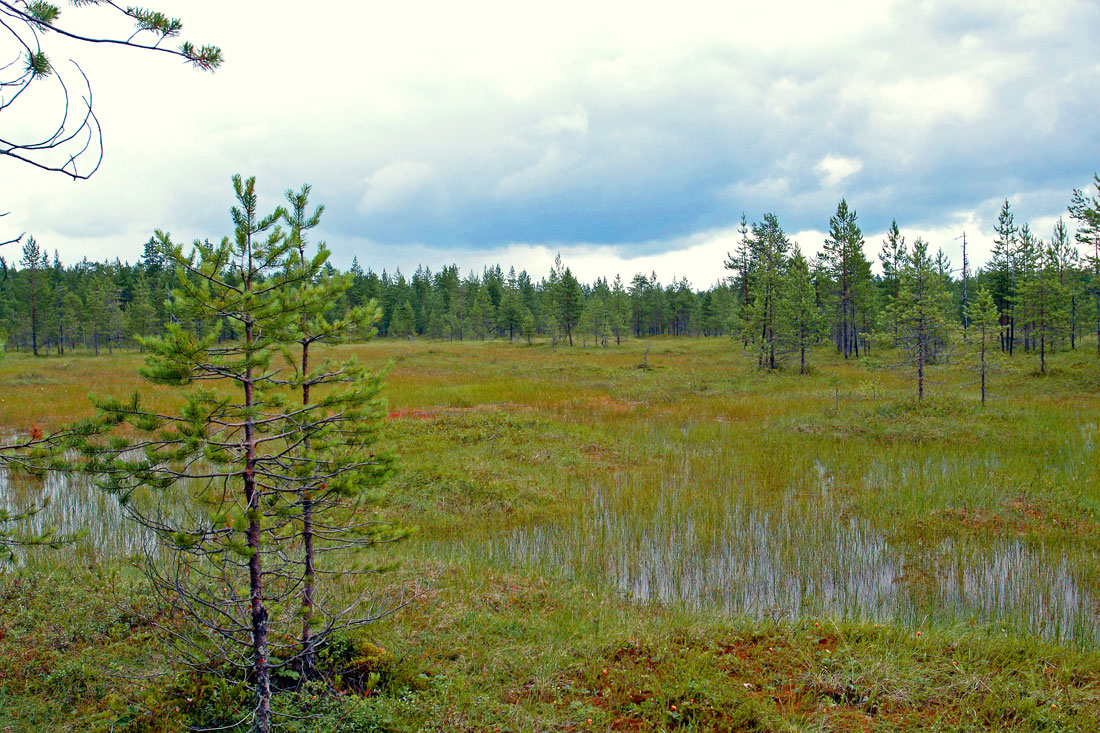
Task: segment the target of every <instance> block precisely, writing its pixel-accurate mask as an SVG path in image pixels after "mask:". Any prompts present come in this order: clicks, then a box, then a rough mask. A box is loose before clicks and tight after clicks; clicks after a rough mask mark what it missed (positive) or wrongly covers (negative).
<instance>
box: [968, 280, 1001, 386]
mask: <svg viewBox="0 0 1100 733" xmlns="http://www.w3.org/2000/svg"><path fill="white" fill-rule="evenodd" d="M966 316H967V319H968V320H969V321H970V326H971V328H973V329H974V331H975V333H977V335H978V374H979V377H980V380H981V389H982V404H983V405H984V404H985V394H986V390H985V381H986V373H987V372H988V371H989V355H988V344H989V340H990V339H991V338H992V336H993V332H994V330H995V329H996V328H997V322H998V319H999V315H998V313H997V304H996V303H994V302H993V296H992V295H990V293H989V290H988V289H987V288H985V287H984V286H983V287H982V288H981V289H980V290H979V291H978V295H977V297H975V298H974V300H972V301H971V302H970V303H968V304H967V309H966Z"/></svg>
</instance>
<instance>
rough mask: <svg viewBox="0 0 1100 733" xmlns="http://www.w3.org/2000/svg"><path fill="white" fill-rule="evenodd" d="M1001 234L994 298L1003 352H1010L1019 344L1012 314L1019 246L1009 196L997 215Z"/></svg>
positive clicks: (996, 243) (993, 262) (992, 267)
mask: <svg viewBox="0 0 1100 733" xmlns="http://www.w3.org/2000/svg"><path fill="white" fill-rule="evenodd" d="M995 231H996V233H997V236H996V237H995V238H994V240H993V254H992V257H991V259H990V262H989V271H990V274H991V275H992V284H993V289H992V295H993V301H994V302H995V303H996V304H997V312H998V313H999V314H1000V326H1001V333H1000V340H1001V351H1007V352H1008V353H1009V354H1011V353H1012V351H1013V346H1014V343H1015V335H1016V334H1015V328H1014V326H1015V324H1014V320H1013V314H1012V304H1013V299H1014V298H1015V297H1016V263H1015V252H1016V248H1017V244H1016V234H1017V233H1018V232H1019V229H1018V228H1017V227H1016V223H1015V218H1014V216H1013V214H1012V207H1011V206H1010V205H1009V203H1008V199H1005V202H1004V204H1003V205H1002V206H1001V212H1000V214H999V215H998V216H997V225H996V227H995Z"/></svg>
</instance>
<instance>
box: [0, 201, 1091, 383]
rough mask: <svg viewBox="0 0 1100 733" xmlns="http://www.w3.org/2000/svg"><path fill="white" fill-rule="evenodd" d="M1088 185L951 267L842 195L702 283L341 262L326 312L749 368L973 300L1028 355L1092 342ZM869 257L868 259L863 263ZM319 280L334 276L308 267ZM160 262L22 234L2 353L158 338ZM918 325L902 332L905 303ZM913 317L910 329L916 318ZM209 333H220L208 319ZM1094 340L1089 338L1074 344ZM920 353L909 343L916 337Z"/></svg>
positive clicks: (881, 332)
mask: <svg viewBox="0 0 1100 733" xmlns="http://www.w3.org/2000/svg"><path fill="white" fill-rule="evenodd" d="M1098 197H1100V179H1097V182H1096V184H1095V190H1094V191H1088V190H1075V191H1074V192H1073V195H1072V200H1071V203H1070V205H1069V207H1068V211H1067V216H1068V217H1069V219H1070V221H1071V222H1072V223H1073V224H1075V230H1074V234H1073V235H1071V234H1070V230H1069V227H1068V226H1067V223H1066V221H1064V220H1062V219H1059V220H1058V222H1057V224H1056V225H1055V227H1054V229H1053V231H1051V232H1049V233H1041V232H1035V231H1032V229H1031V227H1030V226H1029V225H1028V223H1027V222H1017V221H1016V219H1015V216H1014V214H1013V212H1012V208H1011V206H1010V204H1009V202H1008V201H1007V200H1006V201H1005V202H1004V205H1003V206H1002V208H1001V210H1000V212H999V214H998V217H997V224H996V230H995V240H994V249H993V252H992V256H991V258H990V259H989V261H988V262H985V263H978V264H975V263H972V262H970V261H969V258H967V259H966V260H965V261H963V262H952V261H951V260H950V259H949V258H948V257H947V256H946V255H945V254H944V252H943V250H942V248H938V247H936V248H935V249H934V247H935V245H934V244H933V243H929V242H924V241H921V240H920V239H919V238H918V239H913V240H907V238H906V236H905V234H904V232H903V231H902V230H901V229H900V228H899V226H898V224H897V222H896V221H895V222H894V223H893V225H892V226H891V228H890V229H889V230H888V232H887V235H886V238H885V239H884V240H883V241H882V242H868V241H866V239H865V238H864V235H863V232H862V231H861V228H860V225H859V220H858V216H857V213H856V211H855V210H854V209H853V208H850V206H849V204H848V202H847V201H844V200H842V201H841V202H840V204H839V205H838V206H837V209H836V212H835V214H834V215H833V216H831V217H830V218H829V222H828V239H827V240H826V241H825V242H824V243H823V244H824V246H823V247H822V248H821V251H820V252H819V253H818V254H817V255H816V256H815V257H813V258H807V257H806V256H805V255H804V254H803V253H802V252H801V250H800V248H799V244H798V243H797V242H793V241H791V239H790V238H789V237H788V236H787V235H786V234H785V233H784V231H783V227H782V224H781V223H780V222H779V220H778V218H777V217H776V216H775V215H774V214H766V215H765V216H764V217H763V218H762V220H761V221H759V222H752V223H751V224H750V223H749V222H748V220H747V219H746V218H745V217H742V220H741V226H740V230H739V231H740V242H739V244H738V247H737V250H736V251H734V252H731V253H729V257H728V259H727V260H726V262H725V263H724V264H725V267H726V269H727V270H728V271H729V274H728V277H725V278H723V279H722V280H721V281H720V282H718V283H716V284H715V285H713V286H711V287H710V288H709V289H707V290H698V289H696V288H694V287H693V286H692V284H691V283H689V282H688V281H687V280H686V279H685V280H675V279H674V280H673V281H672V282H669V283H662V282H661V281H660V279H659V277H658V275H657V273H650V274H646V273H637V274H635V275H634V276H633V277H631V278H630V279H629V280H624V279H623V277H622V276H621V274H620V273H616V274H614V275H611V274H610V273H609V274H608V276H605V277H600V278H597V279H596V281H595V282H591V283H585V282H580V281H579V280H578V279H577V278H576V277H575V276H574V275H573V273H572V271H571V270H570V268H569V267H568V265H567V263H563V262H562V260H561V258H560V256H559V257H558V258H557V259H556V260H555V264H554V267H553V269H552V270H551V271H550V273H549V275H548V276H546V277H541V278H539V279H538V280H537V281H536V280H535V279H533V278H532V277H531V275H530V274H528V273H527V272H526V271H520V272H516V270H515V268H514V267H509V268H508V269H507V270H505V269H504V268H505V265H499V264H498V265H493V266H489V267H485V268H484V270H483V271H482V272H480V273H477V272H466V273H463V272H460V271H459V269H458V267H457V266H456V265H443V266H440V267H438V268H437V269H435V270H433V269H431V267H428V266H421V267H418V268H417V270H416V271H415V272H413V273H412V274H411V275H407V274H406V273H402V272H401V271H400V270H396V271H394V272H392V273H391V272H388V271H387V270H385V269H382V271H381V272H376V271H375V270H374V269H372V268H371V267H369V266H368V267H367V268H366V269H364V267H363V265H362V264H361V263H359V262H358V259H357V258H356V259H353V261H352V265H351V267H350V269H349V270H348V272H347V274H348V275H349V276H350V277H351V285H350V287H349V288H348V289H347V291H346V292H344V293H343V294H342V295H341V296H340V297H339V299H337V300H336V302H334V303H333V304H332V306H331V309H330V311H329V313H328V314H327V315H328V316H329V317H331V318H337V319H338V318H341V317H342V316H343V315H344V314H345V313H346V312H347V311H348V310H350V309H353V308H357V307H362V306H364V305H366V304H368V303H370V302H371V301H374V302H375V303H377V304H378V305H379V306H380V307H381V313H382V315H381V318H380V320H379V322H378V324H377V328H378V333H379V334H380V335H382V336H385V337H389V338H414V337H423V338H429V339H440V340H449V341H464V340H475V341H476V340H485V339H507V340H509V341H516V340H526V341H528V342H530V341H532V340H533V339H535V338H540V339H542V338H545V339H550V340H552V341H553V342H554V343H565V344H568V345H574V346H577V345H579V346H608V345H613V344H617V343H621V341H622V339H623V338H626V337H632V338H642V337H646V336H656V335H665V336H693V337H734V338H736V339H738V340H740V341H741V342H742V343H743V344H744V346H745V347H746V348H751V349H753V350H754V351H756V352H758V354H759V363H760V365H761V366H766V367H768V368H774V367H777V366H780V365H781V364H782V363H783V362H784V361H791V360H793V361H795V362H796V363H797V365H798V367H799V368H800V369H802V370H804V369H805V366H806V361H805V359H806V350H807V348H809V347H811V346H816V345H818V344H820V343H822V342H825V341H828V342H830V343H832V344H834V345H835V347H836V349H837V350H838V351H839V352H840V353H842V354H843V355H844V357H845V358H849V357H855V358H858V357H859V356H860V355H861V354H867V353H868V352H870V351H871V350H872V349H874V348H875V345H876V344H888V345H890V346H902V345H906V344H912V342H913V341H914V339H916V341H918V342H920V343H921V344H922V345H923V344H925V341H927V342H928V344H930V346H929V351H928V358H930V359H933V360H934V359H937V358H941V357H944V356H946V351H945V347H946V346H947V343H946V342H947V334H948V332H950V331H954V330H956V329H957V330H959V331H960V333H962V334H963V335H964V336H967V337H968V336H969V329H970V325H971V322H972V320H973V314H972V312H973V309H975V308H977V307H979V304H980V303H982V302H984V299H985V298H986V297H988V298H990V299H992V303H993V306H994V309H995V318H994V320H995V325H994V326H993V327H992V328H991V329H990V336H991V338H992V339H993V341H994V342H995V345H996V348H997V349H999V350H1000V351H1002V352H1004V353H1006V354H1009V355H1016V354H1017V353H1023V354H1028V355H1034V356H1035V357H1036V359H1037V360H1038V362H1039V364H1040V369H1041V370H1042V369H1043V368H1045V358H1046V355H1047V354H1049V353H1052V352H1057V351H1063V350H1067V349H1076V348H1078V346H1079V345H1080V344H1083V343H1085V342H1088V343H1089V344H1091V346H1095V347H1096V348H1097V349H1098V350H1100V224H1097V217H1098V216H1100V215H1098V213H1097V212H1098V210H1100V204H1098V200H1100V199H1098ZM876 264H877V265H878V266H877V267H874V265H876ZM326 267H327V268H328V273H329V274H335V273H336V270H335V269H334V268H333V267H332V266H331V265H326ZM175 278H176V274H175V272H174V271H173V270H172V269H171V268H170V267H165V265H164V259H163V255H162V254H161V253H160V252H159V251H158V247H157V244H156V241H155V240H154V239H152V238H151V239H150V240H149V242H147V243H146V245H145V251H144V254H143V256H142V257H141V258H140V259H139V260H138V261H137V262H135V263H133V264H130V263H124V262H121V261H120V260H118V259H116V260H115V261H113V262H88V261H87V260H83V261H81V262H78V263H64V262H62V261H61V260H60V258H59V257H58V255H57V253H56V252H54V253H53V254H52V255H51V254H50V252H49V248H48V246H47V244H46V243H43V242H39V241H37V240H35V238H34V237H33V236H32V237H27V238H26V241H25V242H24V243H22V252H21V256H20V257H19V259H18V261H17V262H16V263H13V264H12V265H11V266H9V268H8V272H7V274H6V276H5V277H4V278H3V280H0V316H2V318H0V322H2V323H4V324H7V327H6V328H7V332H6V333H3V334H0V336H2V337H3V338H4V339H5V341H6V346H7V348H8V349H15V350H19V351H30V352H32V353H34V354H36V355H48V354H61V355H63V354H66V353H73V352H77V353H87V354H100V353H108V354H110V353H113V351H114V350H116V349H120V348H135V347H136V346H137V341H136V340H137V339H138V338H140V337H145V336H149V335H151V334H155V333H158V332H160V331H161V330H162V329H163V327H164V325H165V323H167V322H168V321H169V320H170V319H172V318H173V317H174V316H173V315H172V314H171V313H170V312H169V311H168V310H167V307H166V303H167V301H168V293H169V292H170V290H171V289H172V287H173V286H174V280H175ZM925 307H927V308H928V309H929V312H930V313H931V314H933V315H934V318H935V321H936V322H935V324H933V325H931V326H929V328H931V329H932V330H931V331H930V332H929V333H928V334H927V335H926V334H924V333H923V332H922V333H916V332H914V328H913V313H914V309H915V308H917V309H920V308H925ZM921 328H924V325H923V324H922V326H921ZM224 336H225V338H227V339H232V338H234V337H235V334H234V333H233V332H232V330H231V329H230V328H229V327H226V331H225V333H224ZM1093 336H1095V338H1092V337H1093ZM922 348H923V346H922Z"/></svg>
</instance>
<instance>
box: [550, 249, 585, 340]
mask: <svg viewBox="0 0 1100 733" xmlns="http://www.w3.org/2000/svg"><path fill="white" fill-rule="evenodd" d="M554 272H555V273H556V274H557V278H556V280H557V282H556V284H555V285H554V288H553V290H552V291H551V298H552V299H553V302H554V307H555V310H556V315H557V320H558V324H559V326H560V327H561V328H562V329H563V330H564V331H565V335H566V338H568V339H569V345H570V346H572V345H573V329H574V328H575V327H576V325H577V322H578V321H579V320H580V317H581V311H582V310H583V309H584V292H583V291H582V290H581V285H580V283H579V282H577V278H575V277H574V276H573V273H572V272H571V271H570V270H569V268H568V267H564V266H563V265H562V263H561V255H558V256H557V257H555V258H554Z"/></svg>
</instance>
